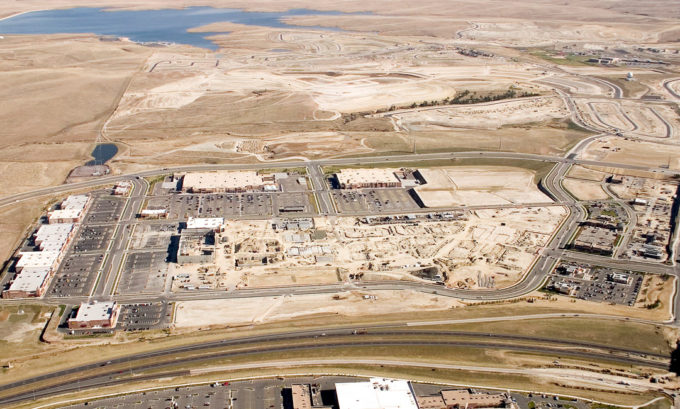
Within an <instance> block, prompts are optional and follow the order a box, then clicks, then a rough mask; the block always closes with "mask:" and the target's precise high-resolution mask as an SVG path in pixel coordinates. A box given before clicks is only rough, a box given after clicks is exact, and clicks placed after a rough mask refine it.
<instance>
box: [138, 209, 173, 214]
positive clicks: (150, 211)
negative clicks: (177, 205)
mask: <svg viewBox="0 0 680 409" xmlns="http://www.w3.org/2000/svg"><path fill="white" fill-rule="evenodd" d="M167 212H168V209H144V210H142V214H165V213H167Z"/></svg>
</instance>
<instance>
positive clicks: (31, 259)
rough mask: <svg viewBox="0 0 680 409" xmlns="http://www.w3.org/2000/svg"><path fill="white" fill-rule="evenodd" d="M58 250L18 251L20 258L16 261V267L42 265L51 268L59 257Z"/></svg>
mask: <svg viewBox="0 0 680 409" xmlns="http://www.w3.org/2000/svg"><path fill="white" fill-rule="evenodd" d="M59 253H60V252H59V251H30V252H22V253H19V255H20V256H21V258H20V259H19V261H17V265H16V266H17V267H18V268H28V267H35V268H38V267H44V268H52V266H54V264H55V262H56V261H57V258H58V257H59Z"/></svg>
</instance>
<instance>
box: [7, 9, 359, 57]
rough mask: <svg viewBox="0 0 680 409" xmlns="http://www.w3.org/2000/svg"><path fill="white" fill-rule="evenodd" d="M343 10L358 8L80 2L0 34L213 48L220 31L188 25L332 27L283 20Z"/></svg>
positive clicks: (29, 17)
mask: <svg viewBox="0 0 680 409" xmlns="http://www.w3.org/2000/svg"><path fill="white" fill-rule="evenodd" d="M343 14H354V13H341V12H335V11H317V10H308V9H292V10H288V11H285V12H277V13H274V12H252V11H243V10H238V9H219V8H212V7H188V8H184V9H179V10H175V9H162V10H114V11H108V10H105V9H102V8H90V7H79V8H71V9H64V10H45V11H34V12H30V13H24V14H19V15H16V16H13V17H10V18H6V19H4V20H0V34H58V33H93V34H97V35H110V36H117V37H127V38H129V39H130V40H132V41H136V42H140V43H153V42H167V43H179V44H189V45H193V46H196V47H202V48H208V49H211V50H215V49H217V46H216V45H215V44H214V43H213V42H212V41H210V40H208V39H206V38H205V37H209V36H211V35H214V34H219V33H214V32H210V33H189V32H187V30H188V29H190V28H195V27H200V26H203V25H206V24H210V23H217V22H231V23H237V24H245V25H252V26H265V27H276V28H281V27H288V28H313V29H324V30H333V29H332V28H327V27H314V26H306V27H303V26H293V25H289V24H286V23H284V22H283V21H282V19H284V18H286V17H292V16H306V15H343ZM358 14H365V13H358Z"/></svg>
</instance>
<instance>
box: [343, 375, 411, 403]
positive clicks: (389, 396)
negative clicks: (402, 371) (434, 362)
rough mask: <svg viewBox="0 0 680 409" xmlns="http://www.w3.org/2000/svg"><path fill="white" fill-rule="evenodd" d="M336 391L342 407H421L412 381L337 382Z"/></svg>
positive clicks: (384, 379) (371, 380) (383, 379)
mask: <svg viewBox="0 0 680 409" xmlns="http://www.w3.org/2000/svg"><path fill="white" fill-rule="evenodd" d="M335 391H336V393H337V395H338V405H339V407H340V409H419V408H418V402H417V401H416V395H415V393H414V392H413V388H412V387H411V383H410V382H408V381H404V380H397V379H386V378H371V379H370V380H369V381H368V382H351V383H336V384H335Z"/></svg>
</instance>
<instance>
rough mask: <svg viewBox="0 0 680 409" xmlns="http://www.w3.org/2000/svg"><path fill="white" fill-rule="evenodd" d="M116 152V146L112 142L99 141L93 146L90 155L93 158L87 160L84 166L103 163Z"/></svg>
mask: <svg viewBox="0 0 680 409" xmlns="http://www.w3.org/2000/svg"><path fill="white" fill-rule="evenodd" d="M116 153H118V147H117V146H116V145H115V144H113V143H100V144H99V145H97V146H95V147H94V150H93V151H92V153H91V155H92V157H93V158H94V159H93V160H91V161H89V162H87V163H86V164H85V166H94V165H103V164H105V163H106V162H107V161H109V160H110V159H111V158H113V157H114V156H116Z"/></svg>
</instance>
